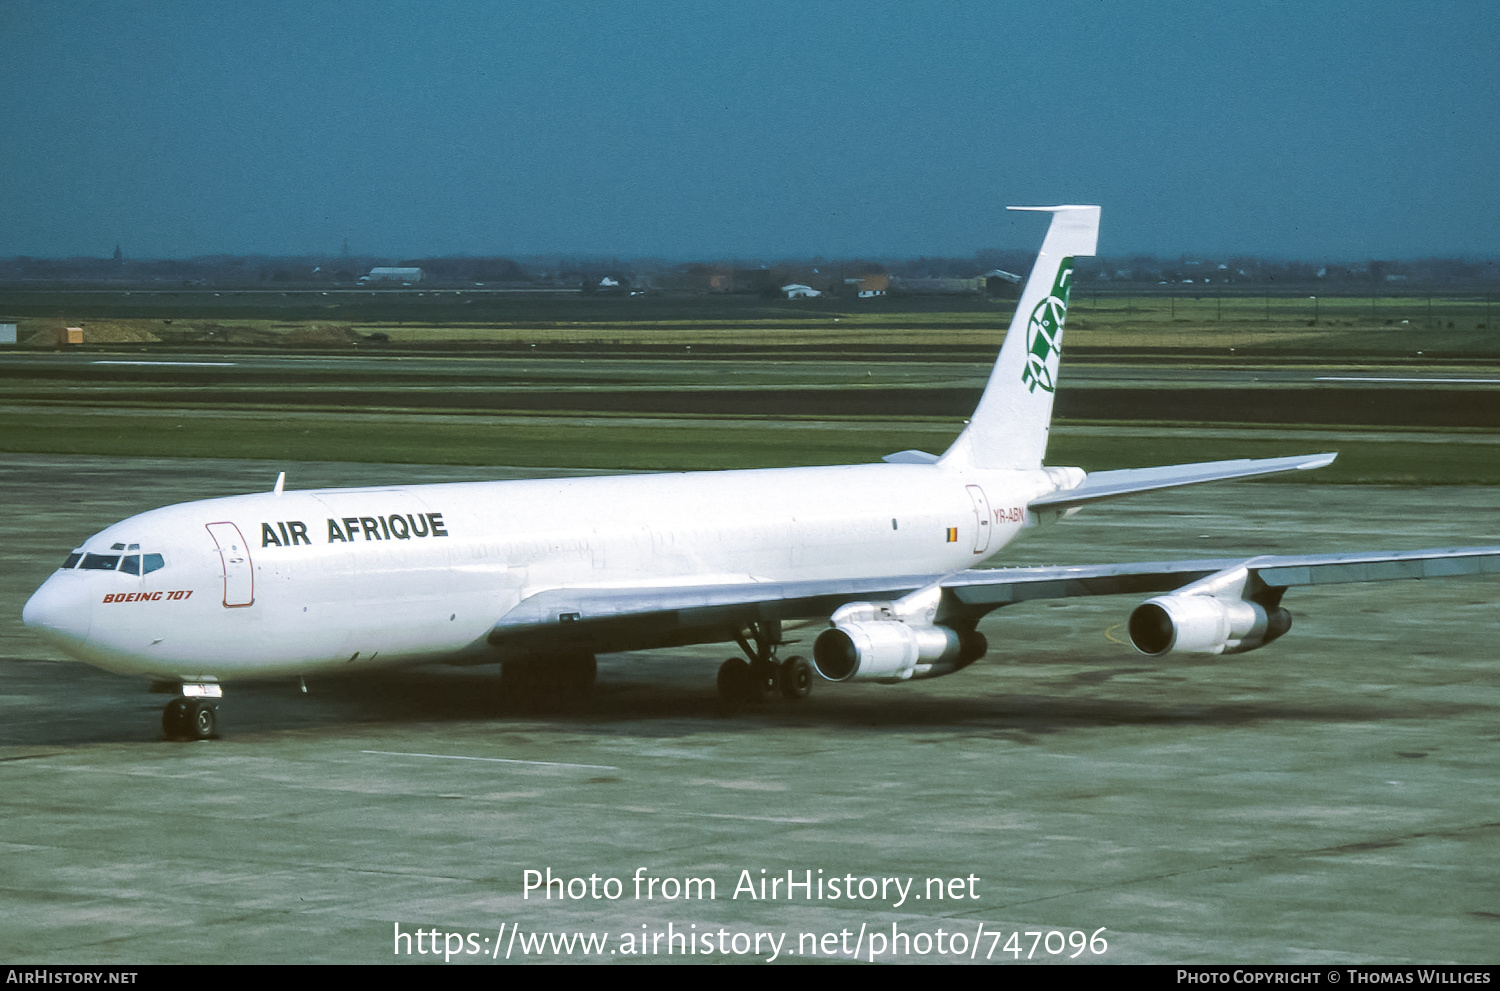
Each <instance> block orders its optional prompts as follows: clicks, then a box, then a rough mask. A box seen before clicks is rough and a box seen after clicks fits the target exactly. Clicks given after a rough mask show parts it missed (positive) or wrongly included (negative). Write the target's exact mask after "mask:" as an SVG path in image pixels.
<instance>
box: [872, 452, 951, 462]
mask: <svg viewBox="0 0 1500 991" xmlns="http://www.w3.org/2000/svg"><path fill="white" fill-rule="evenodd" d="M880 460H881V461H885V462H887V463H889V464H893V465H935V464H937V463H938V456H937V455H936V454H928V453H927V452H926V451H915V450H913V451H897V452H896V453H895V454H887V455H886V456H885V457H883V458H881V459H880Z"/></svg>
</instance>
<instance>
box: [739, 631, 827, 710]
mask: <svg viewBox="0 0 1500 991" xmlns="http://www.w3.org/2000/svg"><path fill="white" fill-rule="evenodd" d="M734 639H735V642H736V643H738V644H739V645H740V649H741V650H743V651H744V652H745V656H744V657H731V658H730V659H729V660H727V661H725V662H724V663H723V664H721V665H719V699H720V701H722V702H723V703H724V705H725V706H726V707H728V708H731V709H733V708H738V707H739V706H742V705H751V704H754V703H757V702H763V701H765V698H766V696H767V695H770V694H773V693H780V695H781V697H782V698H786V699H802V698H807V696H808V695H809V694H810V693H811V692H812V683H813V668H812V665H811V664H809V663H808V662H807V658H805V657H796V656H793V657H787V658H780V657H777V656H776V652H777V649H778V648H780V647H782V646H784V645H785V641H783V640H782V639H781V623H780V622H779V621H777V620H771V621H769V622H766V623H752V624H751V625H750V628H749V629H748V630H745V631H739V632H736V633H735V635H734Z"/></svg>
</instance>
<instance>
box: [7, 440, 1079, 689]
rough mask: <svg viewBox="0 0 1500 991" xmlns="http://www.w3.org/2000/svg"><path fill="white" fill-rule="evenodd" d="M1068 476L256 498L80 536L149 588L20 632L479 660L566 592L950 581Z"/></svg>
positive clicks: (214, 667) (702, 478) (1074, 478)
mask: <svg viewBox="0 0 1500 991" xmlns="http://www.w3.org/2000/svg"><path fill="white" fill-rule="evenodd" d="M1081 477H1082V473H1081V472H1079V471H1078V470H1077V469H1059V468H1050V469H1041V470H1036V471H1019V470H976V469H968V470H960V469H955V468H951V467H944V466H937V465H909V464H874V465H853V466H847V467H833V468H786V469H768V470H758V471H722V472H691V473H674V474H657V475H626V476H607V477H597V478H575V479H539V480H534V481H512V482H471V483H454V484H442V485H412V486H396V487H389V488H361V489H324V490H309V491H289V492H284V493H261V494H255V495H243V496H232V497H228V498H222V499H209V500H205V501H201V502H192V503H183V504H180V505H176V506H168V507H165V508H163V509H156V510H152V511H150V512H147V513H142V514H140V515H138V516H133V517H131V518H130V519H127V520H123V521H121V522H119V523H116V524H114V525H113V526H110V527H108V528H107V529H105V530H103V531H101V532H100V533H98V534H96V535H95V536H93V537H91V538H90V539H89V540H88V541H87V542H85V544H84V545H83V548H82V550H83V551H84V552H88V553H97V554H123V553H132V554H133V553H137V551H136V550H133V549H132V550H128V551H119V550H115V551H111V550H110V548H111V547H112V546H113V545H116V544H119V545H122V546H123V547H124V548H133V547H134V545H139V552H140V553H152V554H159V555H161V560H162V562H163V563H162V566H161V567H159V568H158V569H157V570H153V571H151V572H150V573H148V574H143V575H136V574H129V573H126V572H125V571H121V570H100V569H98V568H96V569H94V570H85V569H84V568H73V569H66V570H59V571H57V572H55V573H54V574H53V575H52V576H51V577H50V578H49V579H48V580H47V582H46V583H45V584H44V585H43V586H42V588H41V589H39V590H38V591H37V593H36V595H34V596H33V597H32V599H31V601H30V602H28V603H27V605H26V610H25V618H26V622H27V624H28V625H30V626H33V627H35V628H37V629H39V630H40V631H41V632H42V633H43V634H44V635H45V636H47V637H49V639H51V640H53V642H55V643H57V644H58V645H59V646H61V647H63V648H64V649H65V650H66V651H68V652H69V653H70V654H72V655H73V656H75V657H78V658H79V659H81V660H84V661H87V662H89V663H91V664H95V665H97V666H99V667H103V668H107V669H109V670H112V671H118V672H122V673H132V674H141V675H146V676H149V677H152V678H156V679H161V680H170V681H185V682H201V681H215V680H217V681H224V680H229V679H234V678H244V677H264V676H281V675H300V674H312V673H315V672H320V671H327V670H330V669H340V670H357V669H360V668H363V667H368V666H373V665H387V664H405V663H422V662H428V661H436V660H443V659H462V658H465V657H467V658H469V659H473V660H484V659H485V658H486V653H487V651H488V649H489V648H488V645H487V642H486V638H487V636H488V634H489V632H490V630H491V629H492V628H493V627H494V626H495V624H496V622H497V621H498V620H499V619H500V618H501V617H502V616H504V615H505V614H506V613H507V612H508V611H509V610H511V609H512V608H514V607H515V606H516V605H517V604H518V603H520V602H521V601H522V600H524V599H526V598H527V597H529V596H531V595H533V594H536V593H538V592H543V591H547V590H552V589H560V588H595V589H597V588H612V587H613V588H642V587H664V586H671V585H677V584H681V585H693V586H704V585H714V584H726V583H745V582H771V581H782V582H784V581H799V580H818V579H830V578H870V577H883V576H888V575H889V576H896V575H920V574H933V575H937V574H944V573H948V572H953V571H958V570H961V569H964V568H968V567H972V566H974V565H975V564H977V563H979V562H980V561H983V560H984V559H986V558H988V557H990V556H992V555H994V554H995V553H996V552H997V551H999V550H1000V549H1001V548H1002V547H1004V546H1005V544H1006V543H1008V542H1009V541H1010V540H1012V539H1013V538H1014V537H1015V536H1016V534H1017V533H1018V532H1019V531H1020V530H1021V529H1022V528H1023V527H1025V526H1028V525H1030V524H1031V523H1032V522H1034V518H1029V517H1028V513H1027V512H1026V508H1025V507H1026V504H1027V503H1028V502H1029V501H1030V500H1031V499H1033V498H1036V497H1037V496H1039V495H1041V494H1043V493H1047V492H1052V491H1054V490H1056V489H1058V488H1060V487H1067V486H1070V485H1076V484H1077V483H1078V481H1079V480H1080V479H1081Z"/></svg>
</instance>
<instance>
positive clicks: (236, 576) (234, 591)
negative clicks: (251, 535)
mask: <svg viewBox="0 0 1500 991" xmlns="http://www.w3.org/2000/svg"><path fill="white" fill-rule="evenodd" d="M207 526H208V532H209V534H210V535H211V536H212V537H213V538H214V543H215V544H217V545H218V548H219V561H220V563H221V564H222V565H223V568H224V605H225V606H226V607H228V608H230V609H235V608H238V607H240V606H248V605H251V604H252V603H254V602H255V570H254V567H253V566H252V565H251V562H250V545H249V544H247V543H245V538H244V535H242V534H241V533H240V528H239V527H237V526H235V525H234V524H233V523H209V524H207Z"/></svg>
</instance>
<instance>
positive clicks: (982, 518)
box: [969, 485, 990, 554]
mask: <svg viewBox="0 0 1500 991" xmlns="http://www.w3.org/2000/svg"><path fill="white" fill-rule="evenodd" d="M969 498H970V499H971V500H973V502H974V518H975V519H976V520H977V521H978V523H979V526H978V527H977V528H976V529H975V531H974V553H975V554H983V553H984V552H985V551H987V550H989V549H990V501H989V500H988V499H986V498H985V497H984V490H983V489H981V488H980V487H979V486H977V485H970V486H969Z"/></svg>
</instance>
